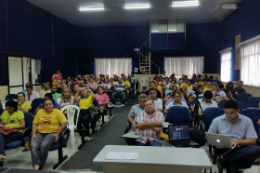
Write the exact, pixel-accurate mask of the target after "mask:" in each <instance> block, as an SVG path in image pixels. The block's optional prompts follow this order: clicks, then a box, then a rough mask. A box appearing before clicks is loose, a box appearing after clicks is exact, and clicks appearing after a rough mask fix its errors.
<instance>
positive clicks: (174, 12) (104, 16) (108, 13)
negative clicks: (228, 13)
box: [27, 0, 241, 26]
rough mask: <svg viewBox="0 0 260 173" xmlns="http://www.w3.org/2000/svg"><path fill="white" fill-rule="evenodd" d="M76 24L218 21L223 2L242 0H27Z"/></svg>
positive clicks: (115, 24)
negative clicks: (180, 1)
mask: <svg viewBox="0 0 260 173" xmlns="http://www.w3.org/2000/svg"><path fill="white" fill-rule="evenodd" d="M27 1H28V2H30V3H32V4H34V5H35V6H37V7H39V8H41V9H44V10H46V11H48V12H50V13H52V14H54V15H55V16H57V17H59V18H61V19H64V20H66V21H68V22H70V23H72V24H74V25H76V26H134V25H149V23H150V21H151V20H170V19H185V20H186V21H187V23H208V22H219V21H221V19H218V18H215V17H214V14H215V13H216V12H217V11H218V10H219V9H220V7H221V4H223V3H234V2H240V1H241V0H200V6H198V7H185V8H184V7H183V8H172V7H170V4H171V3H172V1H173V0H27ZM133 2H135V3H150V4H151V5H152V8H151V9H141V10H125V9H124V8H123V6H124V5H125V4H127V3H133ZM96 4H104V6H105V10H104V11H98V12H93V11H92V12H80V11H79V10H78V9H79V7H81V6H84V7H85V6H93V5H96Z"/></svg>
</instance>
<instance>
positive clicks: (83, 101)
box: [74, 78, 97, 138]
mask: <svg viewBox="0 0 260 173" xmlns="http://www.w3.org/2000/svg"><path fill="white" fill-rule="evenodd" d="M92 80H93V78H92ZM80 92H81V96H79V92H77V93H76V95H75V97H74V101H75V102H79V109H80V113H79V118H78V127H77V128H78V129H82V125H83V126H84V130H85V138H89V136H90V134H89V121H90V120H91V119H92V117H91V115H90V113H89V108H90V107H91V106H93V102H94V101H95V99H96V96H95V94H94V93H93V92H92V91H91V90H90V89H85V88H84V89H82V90H81V91H80ZM96 122H97V121H96V120H94V119H93V121H92V123H91V127H92V133H94V130H95V125H96Z"/></svg>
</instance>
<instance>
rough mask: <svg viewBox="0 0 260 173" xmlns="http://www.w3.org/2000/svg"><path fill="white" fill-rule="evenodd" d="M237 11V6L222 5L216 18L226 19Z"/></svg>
mask: <svg viewBox="0 0 260 173" xmlns="http://www.w3.org/2000/svg"><path fill="white" fill-rule="evenodd" d="M236 9H237V4H222V6H221V8H220V10H219V11H218V12H217V13H215V15H214V17H216V18H221V19H224V18H226V17H227V16H229V15H230V14H231V13H232V12H233V11H235V10H236Z"/></svg>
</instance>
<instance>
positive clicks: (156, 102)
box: [148, 88, 163, 112]
mask: <svg viewBox="0 0 260 173" xmlns="http://www.w3.org/2000/svg"><path fill="white" fill-rule="evenodd" d="M148 93H149V98H151V99H152V100H153V103H154V105H155V107H154V109H155V111H159V112H162V110H163V101H162V99H160V98H157V97H156V96H157V91H156V89H154V88H150V89H149V92H148Z"/></svg>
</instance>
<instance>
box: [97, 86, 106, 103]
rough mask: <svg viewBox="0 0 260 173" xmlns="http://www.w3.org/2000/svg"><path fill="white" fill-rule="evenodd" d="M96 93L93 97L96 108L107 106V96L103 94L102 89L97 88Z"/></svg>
mask: <svg viewBox="0 0 260 173" xmlns="http://www.w3.org/2000/svg"><path fill="white" fill-rule="evenodd" d="M97 92H98V93H97V94H95V96H96V100H97V101H98V106H99V107H101V106H104V105H106V104H108V102H109V100H108V97H107V94H106V93H104V90H103V87H101V86H99V87H98V88H97Z"/></svg>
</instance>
